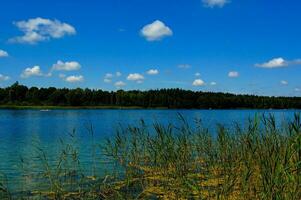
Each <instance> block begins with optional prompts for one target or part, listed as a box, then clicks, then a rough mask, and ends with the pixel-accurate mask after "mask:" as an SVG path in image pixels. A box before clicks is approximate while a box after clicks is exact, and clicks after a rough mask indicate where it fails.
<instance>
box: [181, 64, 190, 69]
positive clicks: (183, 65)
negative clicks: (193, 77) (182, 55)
mask: <svg viewBox="0 0 301 200" xmlns="http://www.w3.org/2000/svg"><path fill="white" fill-rule="evenodd" d="M190 67H191V65H189V64H180V65H178V68H180V69H189V68H190Z"/></svg>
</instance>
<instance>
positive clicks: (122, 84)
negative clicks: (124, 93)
mask: <svg viewBox="0 0 301 200" xmlns="http://www.w3.org/2000/svg"><path fill="white" fill-rule="evenodd" d="M114 85H115V86H116V87H118V88H120V87H123V86H125V85H126V84H125V83H124V82H123V81H117V82H116V83H115V84H114Z"/></svg>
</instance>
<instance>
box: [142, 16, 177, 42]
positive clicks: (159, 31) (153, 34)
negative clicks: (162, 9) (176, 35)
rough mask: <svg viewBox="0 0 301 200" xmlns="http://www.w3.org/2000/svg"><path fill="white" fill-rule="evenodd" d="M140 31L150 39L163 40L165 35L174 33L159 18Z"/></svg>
mask: <svg viewBox="0 0 301 200" xmlns="http://www.w3.org/2000/svg"><path fill="white" fill-rule="evenodd" d="M140 33H141V35H142V36H143V37H145V38H146V40H148V41H156V40H161V39H163V38H164V37H167V36H172V35H173V32H172V30H171V29H170V28H169V27H168V26H166V25H165V24H164V23H163V22H161V21H159V20H156V21H154V22H153V23H151V24H148V25H146V26H144V27H143V28H142V29H141V31H140Z"/></svg>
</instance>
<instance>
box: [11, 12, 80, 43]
mask: <svg viewBox="0 0 301 200" xmlns="http://www.w3.org/2000/svg"><path fill="white" fill-rule="evenodd" d="M14 24H15V25H16V26H17V27H18V28H19V30H20V31H22V32H23V33H24V35H23V36H18V37H14V38H11V39H10V40H9V41H10V42H14V43H26V44H36V43H38V42H40V41H45V40H50V39H51V38H55V39H58V38H62V37H64V36H65V35H74V34H76V30H75V28H74V27H73V26H71V25H70V24H67V23H63V22H60V21H59V20H50V19H44V18H40V17H38V18H34V19H29V20H27V21H18V22H15V23H14Z"/></svg>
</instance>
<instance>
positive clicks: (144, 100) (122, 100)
mask: <svg viewBox="0 0 301 200" xmlns="http://www.w3.org/2000/svg"><path fill="white" fill-rule="evenodd" d="M0 105H2V106H6V105H7V106H10V105H14V106H122V107H127V106H128V107H130V106H137V107H143V108H155V107H165V108H188V109H189V108H203V109H210V108H212V109H230V108H258V109H268V108H275V109H276V108H278V109H288V108H299V109H301V97H267V96H256V95H235V94H230V93H213V92H202V91H191V90H183V89H157V90H148V91H139V90H131V91H124V90H118V91H103V90H94V89H93V90H91V89H81V88H76V89H68V88H55V87H49V88H37V87H30V88H28V87H26V86H24V85H20V84H19V83H18V82H16V83H14V84H13V85H11V86H9V87H6V88H0Z"/></svg>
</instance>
